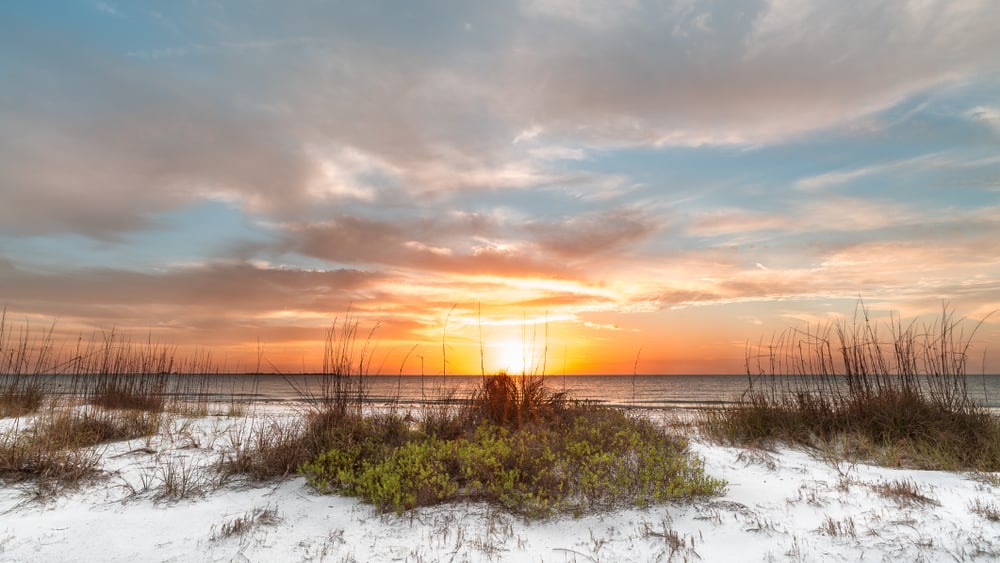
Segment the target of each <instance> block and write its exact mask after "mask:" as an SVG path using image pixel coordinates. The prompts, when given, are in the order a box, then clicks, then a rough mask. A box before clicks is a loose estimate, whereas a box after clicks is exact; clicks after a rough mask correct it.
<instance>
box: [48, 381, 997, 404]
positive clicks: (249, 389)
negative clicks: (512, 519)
mask: <svg viewBox="0 0 1000 563" xmlns="http://www.w3.org/2000/svg"><path fill="white" fill-rule="evenodd" d="M46 380H47V383H46V386H47V387H48V388H49V389H50V391H53V392H56V393H59V392H66V393H71V392H73V382H71V380H70V379H69V378H68V377H67V376H47V377H46ZM481 381H482V378H481V377H480V376H448V377H444V378H442V377H441V376H426V377H421V376H402V377H396V376H373V377H368V378H366V379H365V380H364V385H365V389H366V392H365V395H366V399H367V400H368V401H369V402H372V403H375V404H378V403H388V402H396V403H398V404H399V405H403V406H420V405H426V404H435V403H441V402H444V401H461V400H464V399H467V398H468V397H469V395H470V394H471V393H472V392H473V390H474V389H475V388H476V386H477V385H479V383H480V382H481ZM545 382H546V385H547V386H548V387H549V388H550V389H551V390H553V391H566V392H567V393H568V394H569V395H570V396H572V397H573V398H576V399H582V400H590V401H596V402H598V403H602V404H605V405H609V406H619V407H621V406H625V407H637V408H650V409H674V408H681V409H692V408H704V407H712V406H719V405H724V404H726V403H729V402H732V401H733V400H734V399H737V398H739V396H740V395H741V394H742V393H743V392H744V391H745V390H746V389H747V386H748V380H747V377H746V376H739V375H640V376H635V377H633V376H627V375H586V376H559V375H549V376H545ZM966 384H967V388H968V392H969V395H970V396H971V397H972V398H973V399H974V400H976V401H977V402H979V403H980V404H982V405H983V406H986V407H988V408H989V409H990V410H992V411H994V412H998V413H1000V375H970V376H967V379H966ZM77 385H78V382H77ZM166 389H167V391H168V393H171V394H176V395H179V396H181V397H182V398H192V399H193V398H199V397H200V398H203V399H207V400H210V401H224V402H230V401H247V402H249V401H258V402H273V403H282V402H296V401H302V400H303V399H308V398H310V397H317V396H321V394H322V378H321V377H320V376H313V375H292V376H281V375H209V376H197V375H185V376H169V378H168V382H167V385H166Z"/></svg>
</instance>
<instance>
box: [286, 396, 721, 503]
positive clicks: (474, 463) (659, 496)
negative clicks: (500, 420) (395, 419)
mask: <svg viewBox="0 0 1000 563" xmlns="http://www.w3.org/2000/svg"><path fill="white" fill-rule="evenodd" d="M300 471H301V472H302V474H304V475H305V476H306V478H307V480H308V481H309V483H310V484H312V485H313V486H314V487H316V488H317V489H318V490H320V491H321V492H327V493H329V492H337V493H344V494H349V495H354V496H358V497H360V498H362V499H363V500H365V501H366V502H370V503H372V504H374V505H376V506H377V507H379V508H380V509H382V510H395V511H397V512H401V511H404V510H408V509H411V508H414V507H417V506H425V505H430V504H436V503H440V502H446V501H450V500H460V499H471V500H482V501H487V502H492V503H496V504H498V505H500V506H502V507H504V508H505V509H508V510H510V511H512V512H516V513H520V514H523V515H525V516H530V517H544V516H549V515H552V514H555V513H559V512H571V513H576V514H579V513H583V512H588V511H593V510H603V509H610V508H616V507H620V506H626V505H639V506H644V505H647V504H649V503H659V502H665V501H668V500H670V499H674V498H680V497H691V496H696V495H711V494H717V493H719V492H720V491H721V490H722V489H723V488H724V487H725V483H724V482H723V481H720V480H717V479H713V478H711V477H709V476H707V475H706V474H705V473H704V470H703V467H702V465H701V463H700V462H699V461H697V460H695V459H693V458H692V457H691V456H690V455H689V454H688V452H687V449H686V443H684V442H683V441H682V440H680V439H678V438H675V437H671V436H669V435H667V434H666V433H665V432H664V431H663V429H662V428H659V427H657V426H656V425H655V424H653V423H652V422H651V421H649V420H646V419H642V418H633V417H629V416H626V415H625V414H624V413H621V412H620V411H616V410H612V409H603V408H599V407H593V406H588V407H583V408H578V409H576V410H574V411H572V413H569V414H568V418H567V419H566V420H564V421H562V422H560V423H558V424H551V425H547V426H538V425H527V426H523V427H521V428H520V429H511V428H508V427H504V426H499V425H496V424H489V423H486V424H483V425H480V426H479V427H478V428H476V429H475V430H474V431H473V432H472V433H471V434H469V435H467V436H460V437H457V438H455V439H452V440H443V439H440V438H438V437H436V436H426V435H422V434H411V435H410V440H409V441H407V442H405V443H403V444H401V445H398V446H395V447H391V448H385V447H376V446H375V445H374V444H372V443H371V442H370V441H360V442H356V443H354V444H351V445H344V446H342V447H336V448H333V449H330V450H328V451H326V452H324V453H322V454H320V455H318V456H317V457H315V458H314V459H313V460H311V461H309V462H306V463H304V464H303V465H302V466H301V467H300Z"/></svg>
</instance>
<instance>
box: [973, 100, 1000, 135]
mask: <svg viewBox="0 0 1000 563" xmlns="http://www.w3.org/2000/svg"><path fill="white" fill-rule="evenodd" d="M969 116H970V117H971V118H972V119H974V120H976V121H981V122H983V123H985V124H986V125H988V126H990V127H991V128H993V130H994V131H997V132H998V133H1000V109H997V108H995V107H990V106H976V107H974V108H972V110H971V111H970V112H969Z"/></svg>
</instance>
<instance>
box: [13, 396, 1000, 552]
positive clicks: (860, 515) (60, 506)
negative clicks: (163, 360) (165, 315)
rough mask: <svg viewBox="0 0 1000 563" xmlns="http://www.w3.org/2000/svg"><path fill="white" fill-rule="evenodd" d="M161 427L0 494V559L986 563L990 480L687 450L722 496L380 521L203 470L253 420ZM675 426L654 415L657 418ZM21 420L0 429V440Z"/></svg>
mask: <svg viewBox="0 0 1000 563" xmlns="http://www.w3.org/2000/svg"><path fill="white" fill-rule="evenodd" d="M289 416H294V412H291V411H289V410H288V409H287V407H275V406H270V407H260V408H256V409H254V411H253V412H251V413H247V414H245V415H244V416H232V417H230V416H222V415H211V414H210V415H208V416H184V415H167V416H166V418H165V420H164V422H163V423H162V425H161V431H160V432H159V433H158V434H157V435H155V436H152V437H150V438H142V439H134V440H129V441H121V442H115V443H109V444H104V445H101V446H98V448H99V450H100V454H101V455H100V467H101V474H100V475H99V476H98V477H97V478H95V479H92V480H90V481H89V482H86V483H84V484H82V485H81V486H80V487H79V488H78V489H76V490H66V491H58V492H51V491H47V490H45V489H44V488H43V487H40V486H39V485H37V484H36V483H33V482H30V481H29V482H24V483H20V484H16V485H14V484H7V485H5V486H4V487H3V488H2V489H0V561H3V562H8V561H10V562H14V561H17V562H21V561H25V562H27V561H56V560H74V561H580V562H583V561H889V560H893V561H994V560H996V559H997V558H998V557H1000V515H998V511H1000V507H998V503H997V500H996V499H997V497H998V493H1000V475H998V474H997V473H963V472H946V471H919V470H913V469H898V468H886V467H875V466H871V465H866V464H863V463H854V464H852V463H848V462H845V461H834V460H830V459H825V458H824V456H823V455H821V453H819V452H815V451H805V450H802V449H792V448H776V449H773V450H769V449H754V448H741V447H726V446H723V445H719V444H715V443H711V442H709V441H707V440H705V439H703V438H700V437H699V436H698V433H697V430H696V429H694V428H691V427H686V428H684V429H683V431H684V432H686V433H687V434H688V435H689V436H690V440H691V441H690V448H691V450H692V452H693V453H694V454H696V455H697V456H698V457H700V458H701V459H703V460H704V464H705V469H706V472H707V473H708V474H709V475H711V476H714V477H717V478H721V479H725V480H726V481H727V483H728V484H727V486H726V488H725V492H724V493H723V494H722V495H720V496H716V497H707V498H698V499H696V500H690V501H678V502H674V503H668V504H660V505H653V506H649V507H646V508H643V509H637V508H627V507H623V508H621V509H619V510H612V511H608V512H601V513H589V514H582V515H579V516H572V515H561V516H557V517H553V518H546V519H540V520H526V519H524V518H523V517H520V516H515V515H512V514H509V513H506V512H504V511H503V510H502V509H500V508H498V507H495V506H491V505H488V504H485V503H472V502H459V503H451V504H443V505H438V506H431V507H423V508H418V509H414V510H411V511H406V512H403V513H399V514H397V513H395V512H389V513H385V514H381V513H379V512H378V511H377V510H375V508H373V507H372V506H370V505H367V504H364V503H363V502H361V501H359V500H357V499H354V498H348V497H343V496H337V495H322V494H319V493H318V492H316V490H315V489H313V488H312V487H310V486H309V485H308V484H307V483H306V481H305V479H304V478H303V477H300V476H290V477H288V478H285V479H279V480H275V481H270V482H265V483H252V482H249V481H247V480H245V479H242V478H231V479H228V480H226V479H221V478H220V477H219V476H218V472H216V471H214V470H213V467H214V466H215V464H217V463H218V461H219V459H220V456H223V455H225V454H226V452H227V451H228V450H229V449H230V448H231V447H232V440H233V439H234V437H236V436H240V435H246V433H248V432H252V431H253V428H254V426H255V421H262V420H268V421H275V420H281V419H282V417H286V418H287V417H289ZM670 418H671V417H667V419H670ZM18 423H19V421H18V420H17V419H10V418H9V419H4V420H2V421H0V425H2V429H4V430H6V429H9V428H10V427H11V426H12V425H15V424H18Z"/></svg>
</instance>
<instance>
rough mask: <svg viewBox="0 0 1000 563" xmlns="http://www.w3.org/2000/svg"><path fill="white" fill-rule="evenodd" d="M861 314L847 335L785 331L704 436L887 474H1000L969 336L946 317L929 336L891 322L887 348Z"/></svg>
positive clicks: (925, 329) (999, 427) (992, 421)
mask: <svg viewBox="0 0 1000 563" xmlns="http://www.w3.org/2000/svg"><path fill="white" fill-rule="evenodd" d="M859 314H863V320H857V319H856V320H855V323H854V324H853V325H851V326H847V325H844V324H839V325H835V326H834V327H826V328H825V329H817V330H815V331H799V330H791V331H788V332H786V333H785V334H782V335H781V336H780V337H778V338H776V340H775V341H773V342H772V343H770V344H769V345H767V346H766V347H765V346H761V347H759V348H760V350H759V351H758V352H759V353H757V354H754V353H748V357H747V371H748V374H750V378H751V379H750V387H749V388H748V390H747V391H746V393H744V395H743V396H742V397H740V398H739V399H738V400H737V401H736V402H735V403H734V404H733V405H732V406H730V407H727V408H722V409H718V410H714V411H711V412H708V413H707V414H706V415H705V417H704V421H703V422H704V424H703V428H704V430H705V431H706V433H707V434H708V435H709V436H712V437H714V438H716V439H719V440H722V441H724V442H730V443H736V444H760V443H773V442H781V443H790V444H799V445H804V446H807V447H813V448H817V449H821V450H823V451H824V452H827V453H832V454H834V455H835V456H836V457H838V458H851V459H861V460H865V461H871V462H875V463H879V464H882V465H889V466H907V467H917V468H924V469H946V470H977V471H997V470H1000V420H998V418H997V417H996V416H994V415H992V414H990V413H989V412H988V411H987V410H986V409H985V408H983V407H982V406H980V405H979V404H977V403H975V402H974V401H973V400H971V399H970V397H969V393H968V389H967V388H966V375H965V369H966V360H967V359H968V348H969V345H970V342H971V338H972V335H974V334H975V327H973V329H972V330H971V331H967V332H964V333H963V332H962V330H961V321H958V320H955V319H954V318H953V317H952V315H951V314H950V313H949V312H948V311H947V310H945V311H944V313H943V314H942V317H941V319H940V320H939V321H937V322H936V323H934V324H932V325H929V326H928V325H917V324H916V323H911V324H910V325H908V326H906V327H903V326H902V325H901V324H900V323H899V322H898V321H896V322H895V323H894V324H892V325H890V327H889V333H890V338H889V339H887V340H883V339H882V338H880V336H879V330H878V327H877V326H875V324H874V323H872V322H871V321H869V319H868V315H867V311H865V310H864V309H863V308H859ZM834 329H836V338H835V339H834V338H833V337H832V336H831V332H833V330H834Z"/></svg>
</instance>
